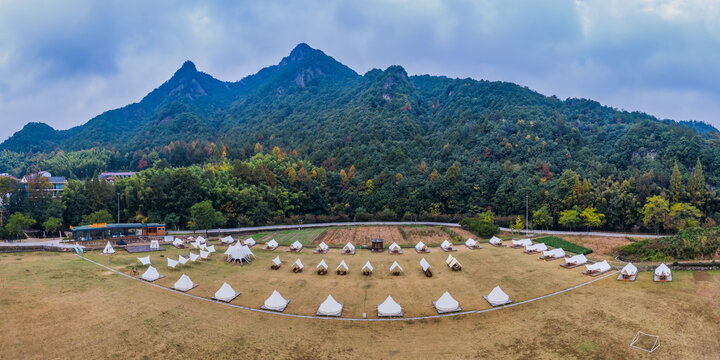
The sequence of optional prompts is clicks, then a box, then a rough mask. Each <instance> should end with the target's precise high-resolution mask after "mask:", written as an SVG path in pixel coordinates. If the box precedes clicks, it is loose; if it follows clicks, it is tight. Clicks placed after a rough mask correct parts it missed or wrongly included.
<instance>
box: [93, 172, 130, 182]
mask: <svg viewBox="0 0 720 360" xmlns="http://www.w3.org/2000/svg"><path fill="white" fill-rule="evenodd" d="M133 175H135V173H134V172H132V171H126V172H104V173H100V175H98V179H100V180H105V181H107V182H109V183H114V182H116V181H118V180H120V179H124V178H129V177H131V176H133Z"/></svg>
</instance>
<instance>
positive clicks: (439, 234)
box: [399, 226, 452, 244]
mask: <svg viewBox="0 0 720 360" xmlns="http://www.w3.org/2000/svg"><path fill="white" fill-rule="evenodd" d="M399 231H400V233H401V235H403V237H404V238H405V241H406V242H408V243H410V244H417V243H418V242H419V241H422V242H423V243H425V244H440V243H442V242H443V241H444V240H449V241H452V239H450V234H448V233H446V232H444V231H442V230H440V228H438V227H430V226H418V227H415V226H402V227H400V229H399Z"/></svg>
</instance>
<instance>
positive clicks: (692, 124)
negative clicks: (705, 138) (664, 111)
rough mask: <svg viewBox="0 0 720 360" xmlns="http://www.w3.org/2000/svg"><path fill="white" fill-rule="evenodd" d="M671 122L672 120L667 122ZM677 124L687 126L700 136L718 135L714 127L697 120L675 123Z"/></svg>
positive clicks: (718, 132)
mask: <svg viewBox="0 0 720 360" xmlns="http://www.w3.org/2000/svg"><path fill="white" fill-rule="evenodd" d="M668 121H671V122H672V120H668ZM677 123H678V124H680V125H683V126H687V127H689V128H691V129H693V130H695V131H697V132H699V133H701V134H712V135H720V131H718V129H717V128H715V127H714V126H712V125H710V124H708V123H705V122H702V121H697V120H686V121H677Z"/></svg>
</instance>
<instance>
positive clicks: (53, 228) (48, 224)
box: [43, 216, 62, 235]
mask: <svg viewBox="0 0 720 360" xmlns="http://www.w3.org/2000/svg"><path fill="white" fill-rule="evenodd" d="M61 227H62V220H60V219H58V218H56V217H52V216H51V217H49V218H48V219H47V220H45V222H44V223H43V229H45V233H46V234H48V235H49V234H55V233H56V232H58V230H59V229H60V228H61Z"/></svg>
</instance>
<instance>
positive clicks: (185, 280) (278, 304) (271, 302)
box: [140, 266, 512, 317]
mask: <svg viewBox="0 0 720 360" xmlns="http://www.w3.org/2000/svg"><path fill="white" fill-rule="evenodd" d="M162 277H163V276H161V275H160V274H159V273H158V271H157V269H155V268H154V267H153V266H150V267H148V269H147V270H146V271H145V273H143V274H142V276H141V277H140V278H141V279H143V280H145V281H149V282H152V281H155V280H158V279H160V278H162ZM197 286H198V284H196V283H194V282H193V281H192V280H191V279H190V277H188V276H187V275H185V274H182V276H180V278H179V279H178V280H177V281H176V282H175V283H174V284H173V285H172V287H171V289H173V290H176V291H181V292H187V291H190V290H192V289H194V288H196V287H197ZM239 295H240V293H239V292H237V291H235V290H234V289H233V288H232V287H231V286H230V285H229V284H228V283H223V285H222V286H221V287H220V289H218V291H216V292H215V294H213V296H212V299H214V300H218V301H224V302H230V301H232V300H233V299H235V298H236V297H238V296H239ZM483 298H484V299H485V300H486V301H487V302H488V303H489V304H490V305H492V306H502V305H506V304H509V303H511V302H512V301H511V300H510V297H509V296H508V295H507V294H506V293H505V292H504V291H503V290H502V289H501V288H500V287H499V286H496V287H495V288H494V289H493V290H492V291H491V292H490V294H488V295H485V296H483ZM289 303H290V300H288V299H285V298H284V297H283V296H282V295H280V293H279V292H278V291H277V290H274V291H273V293H272V294H271V295H270V297H268V298H267V299H266V300H265V302H264V303H263V305H262V307H261V308H262V309H265V310H272V311H279V312H282V311H285V308H286V307H287V305H288V304H289ZM432 303H433V306H435V309H436V311H437V312H438V313H439V314H445V313H451V312H457V311H462V309H461V308H460V304H459V303H458V301H457V300H455V299H454V298H453V297H452V295H450V293H449V292H447V291H446V292H445V293H444V294H442V296H440V298H439V299H437V300H436V301H433V302H432ZM342 310H343V304H341V303H339V302H337V300H335V299H334V298H333V297H332V295H328V297H327V299H325V301H323V302H322V303H321V304H320V306H319V307H318V310H317V313H316V315H317V316H341V315H342ZM377 311H378V317H402V316H403V312H402V306H400V304H398V303H397V302H396V301H395V300H394V299H393V298H392V296H388V297H387V298H386V299H385V301H383V302H382V303H381V304H378V307H377Z"/></svg>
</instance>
